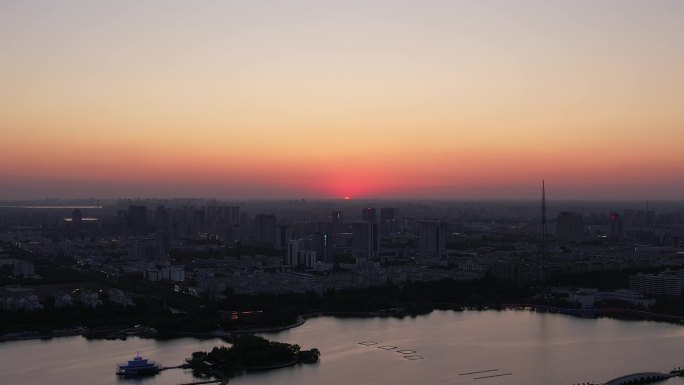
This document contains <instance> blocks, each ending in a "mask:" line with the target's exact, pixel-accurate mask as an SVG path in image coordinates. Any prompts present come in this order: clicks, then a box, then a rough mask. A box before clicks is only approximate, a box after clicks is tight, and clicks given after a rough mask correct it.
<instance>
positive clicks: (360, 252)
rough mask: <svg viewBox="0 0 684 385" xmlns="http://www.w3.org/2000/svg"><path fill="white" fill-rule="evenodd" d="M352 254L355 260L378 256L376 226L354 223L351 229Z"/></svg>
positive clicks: (373, 224)
mask: <svg viewBox="0 0 684 385" xmlns="http://www.w3.org/2000/svg"><path fill="white" fill-rule="evenodd" d="M352 242H353V246H352V252H353V255H354V257H356V258H365V259H373V258H377V257H378V255H379V243H380V242H379V234H378V224H377V223H373V222H354V225H353V227H352Z"/></svg>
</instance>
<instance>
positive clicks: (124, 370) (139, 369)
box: [116, 353, 161, 377]
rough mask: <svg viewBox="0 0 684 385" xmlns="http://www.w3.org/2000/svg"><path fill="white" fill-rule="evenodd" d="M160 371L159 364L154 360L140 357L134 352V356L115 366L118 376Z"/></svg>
mask: <svg viewBox="0 0 684 385" xmlns="http://www.w3.org/2000/svg"><path fill="white" fill-rule="evenodd" d="M160 371H161V365H159V364H158V363H156V362H154V361H150V360H148V359H146V358H142V357H140V354H139V353H138V354H136V355H135V357H134V358H133V359H132V360H130V361H128V363H125V364H119V365H117V366H116V374H117V375H120V376H136V377H140V376H151V375H154V374H157V373H159V372H160Z"/></svg>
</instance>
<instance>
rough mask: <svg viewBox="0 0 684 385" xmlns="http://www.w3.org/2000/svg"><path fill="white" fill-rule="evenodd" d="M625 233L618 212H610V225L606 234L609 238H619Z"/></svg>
mask: <svg viewBox="0 0 684 385" xmlns="http://www.w3.org/2000/svg"><path fill="white" fill-rule="evenodd" d="M624 235H625V229H624V224H623V222H622V218H621V217H620V214H618V213H615V212H612V213H610V225H609V228H608V236H609V237H610V238H614V239H619V238H622V237H623V236H624Z"/></svg>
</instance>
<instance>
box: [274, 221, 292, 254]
mask: <svg viewBox="0 0 684 385" xmlns="http://www.w3.org/2000/svg"><path fill="white" fill-rule="evenodd" d="M277 235H278V236H277V237H276V248H278V249H286V248H287V243H288V242H289V241H290V239H291V238H292V230H291V229H290V226H287V225H282V226H278V234H277Z"/></svg>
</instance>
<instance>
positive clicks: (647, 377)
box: [604, 372, 673, 385]
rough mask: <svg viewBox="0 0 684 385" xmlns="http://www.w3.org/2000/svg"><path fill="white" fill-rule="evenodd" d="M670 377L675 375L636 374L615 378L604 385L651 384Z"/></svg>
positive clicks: (656, 373)
mask: <svg viewBox="0 0 684 385" xmlns="http://www.w3.org/2000/svg"><path fill="white" fill-rule="evenodd" d="M670 377H673V375H672V374H665V373H658V372H645V373H634V374H628V375H626V376H621V377H618V378H614V379H612V380H610V381H608V382H606V383H605V384H604V385H628V384H650V383H653V382H659V381H662V380H666V379H668V378H670Z"/></svg>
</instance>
